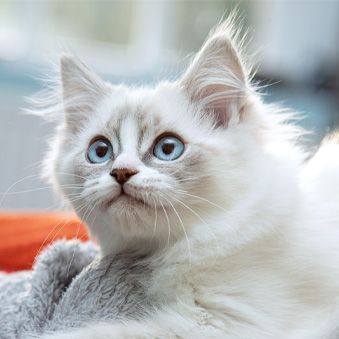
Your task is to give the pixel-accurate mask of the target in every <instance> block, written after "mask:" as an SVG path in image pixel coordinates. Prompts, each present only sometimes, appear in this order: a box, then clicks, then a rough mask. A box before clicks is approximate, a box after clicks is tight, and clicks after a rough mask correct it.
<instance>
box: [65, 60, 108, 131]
mask: <svg viewBox="0 0 339 339" xmlns="http://www.w3.org/2000/svg"><path fill="white" fill-rule="evenodd" d="M60 73H61V82H62V99H63V106H64V111H65V121H66V125H67V127H69V128H71V129H72V130H73V131H76V130H78V129H79V128H80V126H81V125H82V123H83V121H84V120H86V119H87V118H88V116H89V115H90V114H93V111H94V106H95V105H96V104H97V103H98V101H99V100H100V99H101V98H103V96H104V95H105V94H107V93H108V91H109V85H108V84H106V83H105V82H104V81H103V80H101V79H100V78H99V77H98V76H97V75H96V74H95V73H93V72H92V71H91V70H90V69H89V68H88V67H87V66H86V65H85V64H83V63H82V62H81V61H79V60H77V59H76V58H75V57H73V56H70V55H63V56H62V57H61V60H60Z"/></svg>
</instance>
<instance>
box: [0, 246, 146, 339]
mask: <svg viewBox="0 0 339 339" xmlns="http://www.w3.org/2000/svg"><path fill="white" fill-rule="evenodd" d="M139 259H140V258H136V257H135V256H132V255H115V256H113V255H112V256H108V257H104V258H100V256H99V252H98V249H97V248H96V247H95V246H94V245H93V244H91V243H81V242H78V241H58V242H56V243H54V244H53V245H51V246H50V247H48V248H47V249H46V250H44V251H43V252H42V254H41V255H40V256H39V257H38V259H37V261H36V263H35V265H34V267H33V270H32V271H27V272H19V273H14V274H0V338H1V339H7V338H8V339H14V338H27V337H31V336H33V337H39V336H41V335H42V334H45V333H49V332H55V331H59V330H67V329H71V328H73V327H81V326H84V325H88V324H89V323H90V322H95V321H106V320H107V321H112V320H115V321H116V320H119V319H135V318H138V317H139V316H141V315H142V314H145V312H146V309H149V307H150V306H151V302H150V301H149V300H148V299H147V297H146V294H145V286H146V284H147V278H146V277H147V276H149V274H148V273H149V272H148V270H149V269H148V267H147V266H146V265H144V264H143V263H142V260H139Z"/></svg>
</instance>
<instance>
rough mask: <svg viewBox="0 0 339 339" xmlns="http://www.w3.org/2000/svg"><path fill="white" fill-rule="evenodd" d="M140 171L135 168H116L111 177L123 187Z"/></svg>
mask: <svg viewBox="0 0 339 339" xmlns="http://www.w3.org/2000/svg"><path fill="white" fill-rule="evenodd" d="M138 172H139V171H137V170H136V169H133V168H115V169H113V170H112V171H111V173H110V175H111V176H112V177H113V178H114V179H115V180H116V181H117V182H118V183H119V184H120V185H123V184H124V183H125V182H126V181H127V180H128V179H129V178H130V177H132V176H133V175H135V174H137V173H138Z"/></svg>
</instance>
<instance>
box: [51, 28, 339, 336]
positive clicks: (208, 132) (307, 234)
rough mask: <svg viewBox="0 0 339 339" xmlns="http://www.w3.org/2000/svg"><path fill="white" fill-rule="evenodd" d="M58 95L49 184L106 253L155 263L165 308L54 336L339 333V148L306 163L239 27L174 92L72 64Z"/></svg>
mask: <svg viewBox="0 0 339 339" xmlns="http://www.w3.org/2000/svg"><path fill="white" fill-rule="evenodd" d="M61 85H62V94H63V99H59V101H58V102H57V104H56V106H53V107H52V106H50V107H47V108H48V109H47V110H49V111H51V112H53V111H63V113H64V114H63V115H62V116H63V117H64V118H62V120H61V121H60V125H59V129H58V133H57V136H56V138H55V140H54V142H53V143H52V150H51V152H50V154H49V157H48V159H47V161H46V168H47V169H48V171H49V172H48V175H49V176H50V177H51V178H53V180H54V181H55V183H56V185H57V187H58V188H59V190H60V191H61V192H62V193H63V194H64V196H66V197H67V198H68V199H69V201H71V202H72V204H73V207H74V209H75V210H76V211H77V213H78V215H79V216H80V217H81V218H82V220H84V221H86V222H87V223H88V226H89V229H90V232H91V234H92V235H93V236H94V237H95V238H97V239H98V241H99V243H100V245H101V248H102V252H103V254H107V253H112V252H124V251H130V250H134V251H138V252H140V253H143V254H147V262H148V264H149V266H150V267H151V271H152V275H151V276H150V277H149V280H150V284H149V290H148V291H147V294H148V295H149V296H150V298H153V300H157V301H158V303H159V304H160V305H161V307H160V308H159V309H158V310H157V311H154V313H153V314H152V315H151V316H150V317H147V318H145V319H143V320H140V321H127V322H125V323H112V324H108V323H106V324H92V325H89V326H88V327H87V328H84V329H79V330H75V331H74V332H71V333H67V334H65V333H62V334H55V337H57V338H59V337H60V338H79V339H80V338H81V339H84V338H107V339H110V338H232V339H236V338H239V339H253V338H312V337H314V338H320V337H321V335H324V337H326V338H327V337H330V335H331V334H332V332H333V331H332V329H331V328H330V326H331V325H330V324H331V323H332V321H331V317H332V316H333V314H334V310H335V308H336V298H337V297H338V295H339V267H338V266H339V245H338V244H339V206H338V205H339V204H338V198H339V174H338V173H339V156H338V154H339V153H338V152H339V146H338V143H337V142H336V141H335V140H334V141H332V143H331V144H326V145H325V146H324V147H323V148H321V149H320V150H319V152H318V154H317V155H316V156H315V157H314V158H313V159H312V160H311V161H310V162H308V163H307V164H306V165H305V156H304V154H303V153H302V152H301V151H300V150H299V149H298V147H296V145H295V143H294V141H293V140H294V139H295V137H298V130H297V129H296V128H295V127H293V126H291V125H288V124H287V123H286V121H287V120H288V119H290V117H291V115H290V114H287V113H286V112H284V111H282V110H281V109H279V108H277V107H276V106H272V105H267V104H264V103H263V102H262V101H261V99H260V96H259V95H258V94H257V93H256V92H255V89H254V87H253V86H252V85H251V83H250V79H249V71H248V69H247V67H246V66H245V65H244V63H243V61H242V59H241V57H240V51H239V48H238V47H237V44H236V42H235V39H234V34H233V33H232V30H231V29H230V25H229V24H227V23H224V24H222V25H220V26H219V27H217V29H215V30H214V31H213V32H212V33H211V34H210V36H209V37H208V39H207V41H206V42H205V44H204V45H203V47H202V49H201V51H200V52H199V53H198V54H197V55H196V57H195V58H194V60H193V62H192V63H191V65H190V66H189V68H188V70H187V71H186V73H185V74H184V75H183V76H182V77H181V78H180V79H179V80H178V81H176V82H173V83H169V82H162V83H160V84H159V85H158V86H157V87H155V88H128V87H125V86H123V85H119V86H113V85H111V84H108V83H105V82H104V81H102V80H101V79H100V78H98V77H97V76H96V75H95V74H93V73H92V72H91V71H89V70H88V69H87V67H86V66H84V65H83V64H82V63H80V62H79V61H76V60H75V59H74V58H72V57H69V56H64V57H63V58H62V60H61ZM60 94H61V93H60ZM337 320H339V319H337ZM333 327H334V326H333ZM319 331H321V333H322V334H320V332H319ZM333 336H334V334H333ZM53 337H54V336H53Z"/></svg>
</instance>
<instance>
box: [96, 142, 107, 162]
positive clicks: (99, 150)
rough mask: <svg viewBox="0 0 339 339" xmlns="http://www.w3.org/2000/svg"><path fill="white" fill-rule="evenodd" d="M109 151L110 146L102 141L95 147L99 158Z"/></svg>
mask: <svg viewBox="0 0 339 339" xmlns="http://www.w3.org/2000/svg"><path fill="white" fill-rule="evenodd" d="M107 152H108V147H107V145H106V144H104V143H100V144H99V145H98V146H97V147H96V149H95V153H96V155H97V156H98V157H99V158H103V157H104V156H105V155H106V154H107Z"/></svg>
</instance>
